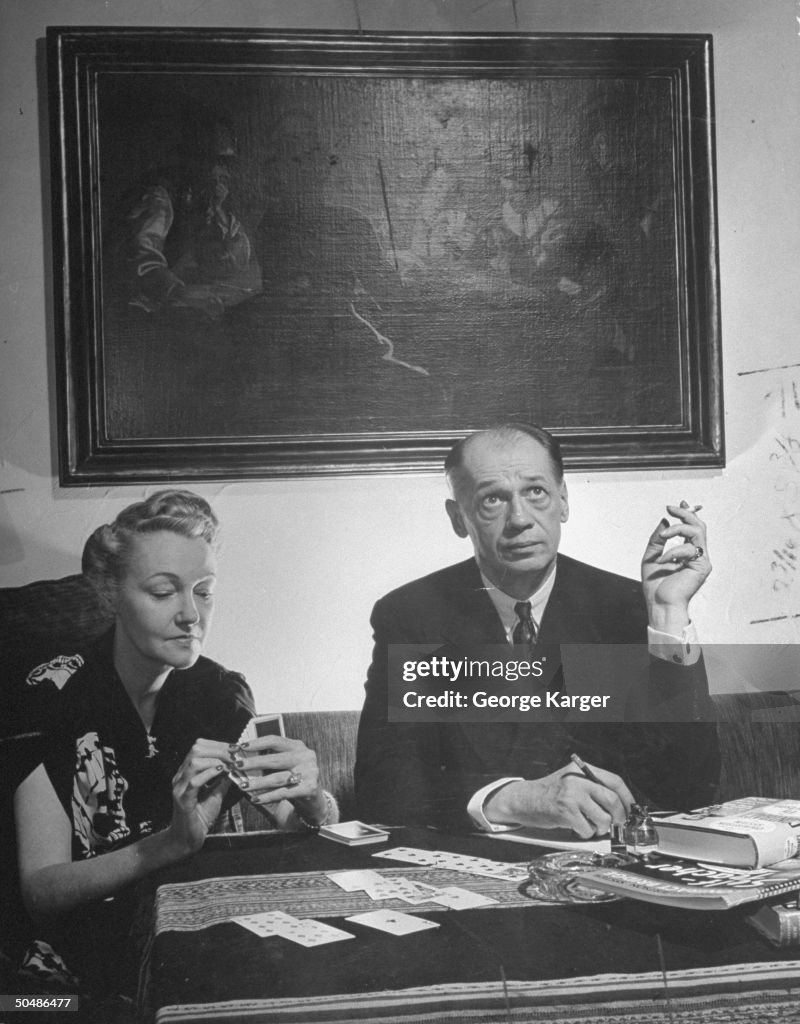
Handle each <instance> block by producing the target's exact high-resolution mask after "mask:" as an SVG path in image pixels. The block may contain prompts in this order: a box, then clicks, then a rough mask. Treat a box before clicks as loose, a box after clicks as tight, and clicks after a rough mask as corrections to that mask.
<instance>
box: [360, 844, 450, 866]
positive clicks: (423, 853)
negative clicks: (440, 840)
mask: <svg viewBox="0 0 800 1024" xmlns="http://www.w3.org/2000/svg"><path fill="white" fill-rule="evenodd" d="M372 856H373V857H384V858H385V859H386V860H402V861H405V862H406V863H408V864H419V865H421V866H426V865H430V864H433V863H434V862H435V860H436V854H435V853H433V852H431V851H430V850H417V849H415V848H414V847H413V846H395V847H393V849H391V850H381V851H380V852H379V853H373V855H372Z"/></svg>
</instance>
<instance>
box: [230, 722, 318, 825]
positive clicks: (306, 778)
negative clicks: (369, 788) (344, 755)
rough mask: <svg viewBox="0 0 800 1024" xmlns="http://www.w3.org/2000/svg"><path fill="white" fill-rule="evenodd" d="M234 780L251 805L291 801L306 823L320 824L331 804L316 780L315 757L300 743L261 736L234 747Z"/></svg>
mask: <svg viewBox="0 0 800 1024" xmlns="http://www.w3.org/2000/svg"><path fill="white" fill-rule="evenodd" d="M231 751H232V757H233V758H234V769H235V770H234V773H233V774H232V778H233V781H234V782H235V783H236V784H237V786H239V788H240V789H243V790H244V791H245V792H246V794H247V798H248V799H249V800H250V801H251V802H252V803H254V804H259V805H262V806H264V805H270V804H276V803H278V801H280V800H290V801H291V802H292V804H294V805H295V807H296V808H297V810H298V811H299V812H300V814H301V815H302V818H303V820H305V821H306V822H307V823H314V822H323V821H325V820H326V819H327V817H328V814H329V812H330V805H329V803H328V799H327V798H326V796H325V793H324V791H323V789H322V786H321V785H320V781H319V767H318V765H317V755H316V754H315V753H314V751H313V750H310V749H309V748H308V747H307V746H306V745H305V743H303V742H302V740H293V739H289V738H288V737H286V736H262V737H261V738H259V739H256V740H250V741H248V742H246V743H241V744H235V745H234V746H233V747H232V748H231Z"/></svg>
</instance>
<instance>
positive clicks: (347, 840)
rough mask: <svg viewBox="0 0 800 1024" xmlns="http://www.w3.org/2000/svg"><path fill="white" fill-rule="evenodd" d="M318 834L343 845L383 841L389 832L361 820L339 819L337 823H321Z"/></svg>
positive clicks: (364, 844) (360, 844)
mask: <svg viewBox="0 0 800 1024" xmlns="http://www.w3.org/2000/svg"><path fill="white" fill-rule="evenodd" d="M319 834H320V835H321V836H323V837H324V838H325V839H332V840H333V841H334V842H335V843H344V845H345V846H366V844H367V843H385V842H386V840H387V839H388V838H389V833H388V832H386V831H385V830H384V829H382V828H376V827H375V825H365V824H364V822H363V821H340V822H339V824H338V825H323V826H322V827H321V828H320V830H319Z"/></svg>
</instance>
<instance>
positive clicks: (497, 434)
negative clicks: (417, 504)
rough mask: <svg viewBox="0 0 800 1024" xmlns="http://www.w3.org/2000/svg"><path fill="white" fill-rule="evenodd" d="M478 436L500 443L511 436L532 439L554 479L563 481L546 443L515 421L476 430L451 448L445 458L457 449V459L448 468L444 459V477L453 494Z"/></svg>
mask: <svg viewBox="0 0 800 1024" xmlns="http://www.w3.org/2000/svg"><path fill="white" fill-rule="evenodd" d="M480 438H492V439H493V440H494V442H495V443H501V442H502V441H504V440H506V439H512V438H522V439H523V440H525V439H527V440H529V441H533V442H534V444H537V445H538V446H539V447H540V448H541V449H542V451H543V452H544V453H545V455H546V456H547V461H548V462H549V463H550V468H551V469H552V470H553V473H554V475H555V477H556V480H558V481H559V482H563V480H564V473H563V470H562V469H561V467H559V465H558V463H557V462H556V460H555V459H554V458H553V455H552V453H551V452H550V450H549V449H548V447H547V445H546V444H545V443H544V442H543V441H541V440H540V439H539V438H538V437H535V436H534V435H533V434H532V433H529V432H528V431H526V430H525V429H523V427H522V426H520V425H517V424H516V423H508V424H501V425H500V426H497V427H486V428H485V429H484V430H476V431H475V432H474V433H472V434H468V435H467V436H466V437H465V438H463V439H462V440H461V442H460V446H459V447H458V449H455V446H454V448H453V449H451V453H450V454H448V456H447V460H449V459H450V457H451V455H452V454H453V452H454V451H455V450H457V452H458V461H457V462H456V463H455V464H454V465H452V466H450V467H449V468H448V467H447V466H446V462H447V460H445V467H446V468H445V479H446V480H447V483H448V484H449V486H450V490H451V491H452V493H453V494H454V495H455V492H456V490H457V488H458V481H457V480H456V477H457V476H460V477H463V475H464V473H465V472H466V467H465V461H466V457H467V455H468V453H469V450H470V448H471V447H472V445H473V442H476V441H478V440H479V439H480Z"/></svg>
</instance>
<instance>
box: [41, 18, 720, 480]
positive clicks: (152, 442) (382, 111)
mask: <svg viewBox="0 0 800 1024" xmlns="http://www.w3.org/2000/svg"><path fill="white" fill-rule="evenodd" d="M47 45H48V80H49V92H50V108H51V109H50V117H51V153H52V182H53V238H54V262H53V268H54V270H53V276H54V286H55V303H54V310H55V325H54V326H55V340H56V352H57V371H58V372H57V386H58V400H59V412H58V432H59V457H60V479H61V482H62V484H65V485H80V484H92V483H98V484H100V483H109V482H133V481H151V480H152V481H155V480H166V479H170V478H179V479H185V480H191V479H234V478H267V477H274V476H292V475H305V474H336V473H361V472H402V471H419V470H427V469H431V468H433V467H437V466H440V465H441V461H442V457H443V455H444V453H445V452H446V450H447V449H448V448H449V446H450V444H451V443H452V441H453V440H454V439H455V438H457V437H459V436H462V435H463V434H464V433H465V432H467V431H469V430H471V429H476V428H480V427H482V426H487V425H490V424H492V423H496V422H499V421H506V420H527V421H533V422H538V423H540V424H542V425H544V426H546V427H548V428H550V429H551V430H553V432H554V433H556V434H557V435H558V436H559V437H560V439H561V441H562V444H563V447H564V451H565V456H566V462H567V464H568V465H569V466H570V467H572V468H586V469H618V468H654V467H701V466H703V467H708V466H720V465H723V464H724V455H723V428H722V384H721V350H720V349H721V345H720V327H719V282H718V267H717V230H716V210H715V178H714V138H713V96H712V63H711V38H710V37H709V36H689V35H666V36H650V35H616V36H589V35H571V34H570V35H547V36H544V35H537V36H529V35H499V34H498V35H482V36H475V35H422V34H403V35H399V34H385V33H371V34H366V33H365V34H342V33H327V32H321V33H308V32H294V31H292V32H262V31H244V30H236V31H228V30H201V29H197V30H177V29H147V30H141V29H105V28H51V29H49V30H48V40H47Z"/></svg>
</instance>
